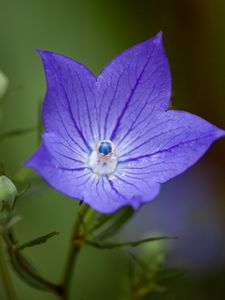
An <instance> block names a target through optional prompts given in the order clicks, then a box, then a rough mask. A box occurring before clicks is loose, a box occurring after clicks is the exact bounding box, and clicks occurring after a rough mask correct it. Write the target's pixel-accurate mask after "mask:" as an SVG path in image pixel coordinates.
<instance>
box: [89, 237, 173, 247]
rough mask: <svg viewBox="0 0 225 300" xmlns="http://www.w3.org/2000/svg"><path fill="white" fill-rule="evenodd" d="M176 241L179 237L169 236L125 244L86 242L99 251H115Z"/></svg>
mask: <svg viewBox="0 0 225 300" xmlns="http://www.w3.org/2000/svg"><path fill="white" fill-rule="evenodd" d="M171 239H172V240H174V239H177V237H169V236H160V237H150V238H147V239H142V240H137V241H131V242H125V243H106V242H98V241H94V240H85V243H87V244H89V245H91V246H93V247H96V248H99V249H114V248H122V247H137V246H139V245H141V244H143V243H147V242H154V241H160V240H171Z"/></svg>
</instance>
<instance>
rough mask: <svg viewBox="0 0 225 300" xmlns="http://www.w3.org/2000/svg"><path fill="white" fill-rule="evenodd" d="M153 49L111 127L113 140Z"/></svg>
mask: <svg viewBox="0 0 225 300" xmlns="http://www.w3.org/2000/svg"><path fill="white" fill-rule="evenodd" d="M154 49H155V47H153V49H152V52H151V54H150V55H149V57H147V61H146V63H145V64H144V66H143V69H142V71H141V73H140V74H139V76H138V77H137V81H136V83H135V85H134V87H133V89H132V90H131V93H130V95H129V97H128V99H127V101H126V103H125V105H124V108H123V110H122V112H121V114H120V116H119V118H118V120H117V122H116V125H115V127H114V129H113V131H112V134H111V137H110V140H113V139H114V138H115V135H116V132H117V130H118V127H119V126H120V123H121V120H122V118H123V116H124V114H125V112H126V110H127V108H128V106H129V104H130V101H131V100H132V97H133V95H134V92H135V90H136V88H137V86H138V84H139V82H140V80H141V77H142V75H143V74H144V72H145V70H146V68H147V65H148V64H149V61H150V59H151V57H152V54H153V51H154Z"/></svg>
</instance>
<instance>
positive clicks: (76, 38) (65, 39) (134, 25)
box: [0, 0, 225, 300]
mask: <svg viewBox="0 0 225 300" xmlns="http://www.w3.org/2000/svg"><path fill="white" fill-rule="evenodd" d="M160 30H162V31H163V40H164V46H165V49H166V52H167V55H168V57H169V61H170V65H171V71H172V77H173V96H172V104H173V106H174V107H175V108H179V109H182V110H187V111H189V112H192V113H194V114H197V115H200V116H201V117H203V118H205V119H207V120H208V121H210V122H211V123H214V124H215V125H217V126H218V127H221V128H225V1H224V0H214V1H209V0H198V1H196V0H182V1H178V0H174V1H173V0H164V1H163V0H161V1H155V0H149V1H147V0H146V1H119V0H114V1H101V0H82V1H77V0H64V1H59V0H39V1H32V0H19V1H16V0H5V1H4V0H0V69H1V70H2V71H3V72H4V73H5V74H6V75H7V77H8V78H9V81H10V85H9V90H8V93H7V95H6V97H5V99H4V103H3V106H2V107H1V110H2V117H1V119H0V133H4V132H6V131H8V130H10V129H15V128H30V127H35V126H37V123H38V118H39V111H40V102H41V101H42V100H43V97H44V94H45V88H46V87H45V78H44V73H43V68H42V64H41V61H40V59H39V57H38V54H37V53H36V49H37V48H42V49H48V50H52V51H54V52H58V53H62V54H64V55H67V56H69V57H72V58H74V59H76V60H78V61H80V62H82V63H83V64H85V65H87V66H88V67H89V68H90V69H91V70H92V71H93V72H94V73H96V74H98V73H99V72H100V70H101V69H102V68H103V66H104V65H105V64H106V63H107V62H108V61H109V60H111V59H112V58H113V57H115V56H116V55H117V54H119V53H120V52H121V51H123V50H125V49H126V48H128V47H130V46H132V45H134V44H137V43H138V42H141V41H143V40H145V39H148V38H150V37H152V36H154V35H155V34H156V33H157V32H159V31H160ZM37 143H38V132H37V131H33V132H31V133H29V134H26V135H23V136H19V137H14V138H8V139H5V140H4V141H3V142H1V144H0V160H1V161H3V162H4V164H5V167H6V171H7V174H8V175H9V176H14V177H15V178H17V180H18V182H19V181H22V180H23V178H25V177H27V176H28V175H29V176H31V177H32V178H33V179H34V180H36V184H34V185H33V187H32V188H31V191H30V192H29V193H28V195H27V196H26V197H24V198H23V199H21V201H19V202H18V203H17V211H18V213H19V214H20V215H21V216H22V217H23V220H22V221H21V222H20V223H19V224H18V225H17V235H18V238H19V240H21V241H26V240H29V239H31V238H33V237H36V236H39V235H42V234H45V233H48V232H49V231H52V230H57V231H60V235H59V236H57V237H56V238H54V239H52V240H51V241H49V242H48V243H47V244H45V245H44V246H40V247H36V248H32V249H29V250H26V254H27V255H28V256H29V257H30V258H31V260H32V262H34V264H35V265H36V266H37V267H38V269H40V271H41V272H42V273H43V274H45V275H46V276H49V277H51V278H53V279H54V280H58V279H59V278H60V276H61V270H62V266H63V261H64V259H65V256H66V251H67V242H68V238H69V233H70V230H71V226H72V223H73V221H74V218H75V217H76V212H77V209H78V204H77V201H74V200H73V199H68V198H66V197H64V196H62V195H60V194H59V193H57V192H56V191H54V190H52V189H50V188H49V187H47V186H46V185H45V184H44V183H43V182H41V180H39V179H38V177H37V176H36V175H35V174H34V172H32V171H30V172H29V171H27V170H26V169H23V168H21V166H22V163H23V161H24V160H25V159H27V158H28V157H29V156H30V155H31V153H32V152H33V151H34V150H35V149H36V147H37ZM224 153H225V140H220V141H217V142H216V143H215V144H214V145H213V147H212V148H211V149H210V150H209V151H208V153H207V154H206V155H205V156H204V158H202V159H201V160H200V161H199V162H198V163H197V164H196V165H195V166H194V167H193V168H192V169H191V170H188V171H187V172H185V173H184V174H182V175H181V176H179V177H178V178H175V179H173V180H172V181H170V182H169V183H167V184H164V185H163V187H162V192H161V194H160V196H159V197H157V199H155V200H154V201H153V202H152V203H149V204H148V205H146V206H144V207H143V208H142V209H141V210H140V212H138V213H137V214H136V216H135V218H134V219H133V220H132V221H131V222H130V223H129V224H127V226H126V228H125V229H124V233H122V234H121V236H120V239H123V238H124V237H123V234H124V236H125V237H126V238H127V237H129V238H130V239H134V238H137V237H140V236H141V235H143V234H145V233H148V232H153V231H157V232H162V233H163V234H164V233H165V234H169V235H178V236H179V240H178V241H174V242H173V243H172V245H170V246H169V247H168V257H169V258H168V260H169V261H170V263H173V264H176V265H179V266H182V267H184V268H185V269H186V270H187V274H186V276H185V277H184V278H182V279H177V280H176V281H174V282H173V285H172V286H170V287H169V289H168V292H167V293H166V294H163V295H161V296H160V295H155V296H154V295H153V296H151V297H149V299H152V298H153V299H188V300H192V299H197V300H199V299H204V300H205V299H216V300H220V299H221V300H222V299H224V298H225V290H224V289H225V288H224V280H225V274H224V273H225V272H224V270H225V269H224V266H225V239H224V237H225V235H224V223H225V222H224V219H225V184H224V183H225V182H224V179H225V155H224ZM29 178H30V177H29ZM124 239H125V238H124ZM12 276H13V282H14V285H15V288H16V290H17V291H18V295H19V297H18V299H19V300H29V299H33V300H35V299H36V300H39V299H43V300H47V299H49V300H51V299H54V297H53V296H52V295H49V294H47V293H46V294H45V293H41V292H39V291H36V290H34V289H32V288H30V287H28V286H26V285H25V284H24V283H23V282H21V280H20V279H18V278H17V277H16V276H15V275H14V274H12ZM124 286H126V255H125V254H124V252H122V251H119V250H118V251H111V252H109V251H102V252H101V251H97V250H93V249H91V248H89V247H86V248H85V249H84V251H83V252H82V253H81V256H80V260H79V263H78V265H77V269H76V271H75V274H74V285H73V289H74V297H75V295H76V296H77V298H76V299H82V298H79V297H81V296H84V299H91V300H94V299H98V300H100V299H101V300H103V299H104V300H105V299H107V300H111V299H112V300H113V299H116V298H117V296H118V295H119V294H121V293H122V292H123V291H124ZM0 297H1V289H0ZM2 297H3V296H2ZM0 299H4V298H0ZM72 299H73V298H72Z"/></svg>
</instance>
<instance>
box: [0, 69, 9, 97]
mask: <svg viewBox="0 0 225 300" xmlns="http://www.w3.org/2000/svg"><path fill="white" fill-rule="evenodd" d="M8 84H9V80H8V78H7V77H6V76H5V74H4V73H2V71H1V70H0V98H1V97H2V96H3V95H4V94H5V92H6V90H7V87H8Z"/></svg>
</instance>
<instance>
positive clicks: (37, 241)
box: [17, 231, 59, 250]
mask: <svg viewBox="0 0 225 300" xmlns="http://www.w3.org/2000/svg"><path fill="white" fill-rule="evenodd" d="M58 234H59V232H57V231H53V232H50V233H48V234H46V235H43V236H41V237H38V238H36V239H34V240H31V241H29V242H27V243H24V244H22V245H21V246H18V247H17V248H18V249H19V250H23V249H25V248H29V247H33V246H37V245H41V244H44V243H45V242H47V240H49V239H50V238H52V237H53V236H56V235H58Z"/></svg>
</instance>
